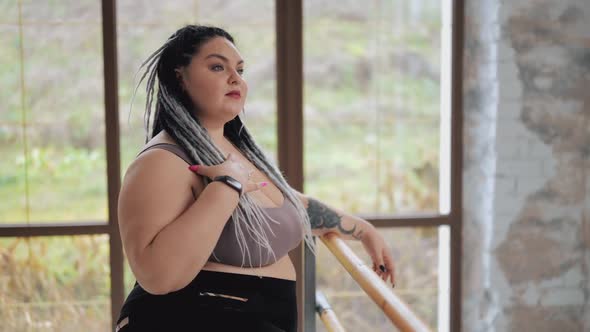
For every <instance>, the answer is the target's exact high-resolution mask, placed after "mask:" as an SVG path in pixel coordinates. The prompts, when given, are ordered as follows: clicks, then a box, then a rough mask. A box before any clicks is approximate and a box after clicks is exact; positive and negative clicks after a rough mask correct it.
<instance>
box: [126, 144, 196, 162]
mask: <svg viewBox="0 0 590 332" xmlns="http://www.w3.org/2000/svg"><path fill="white" fill-rule="evenodd" d="M151 149H163V150H166V151H170V152H172V153H174V154H175V155H177V156H178V157H179V158H180V159H182V160H184V161H185V162H186V163H187V164H189V165H192V162H191V159H190V158H189V156H188V155H187V154H186V152H184V150H183V149H182V148H181V147H180V146H178V145H176V144H170V143H157V144H154V145H151V146H148V147H147V148H145V149H144V150H143V151H141V152H140V153H138V154H137V156H139V155H140V154H142V153H144V152H146V151H148V150H151Z"/></svg>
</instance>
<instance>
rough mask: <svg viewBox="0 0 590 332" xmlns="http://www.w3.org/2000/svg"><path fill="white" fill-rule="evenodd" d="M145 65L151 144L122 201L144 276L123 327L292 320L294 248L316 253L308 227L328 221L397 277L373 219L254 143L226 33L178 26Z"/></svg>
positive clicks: (272, 326) (244, 327)
mask: <svg viewBox="0 0 590 332" xmlns="http://www.w3.org/2000/svg"><path fill="white" fill-rule="evenodd" d="M143 66H145V67H146V71H145V74H144V75H143V77H142V80H143V78H145V77H146V76H147V78H148V81H147V91H148V99H147V103H146V104H147V105H146V119H147V128H148V134H147V139H146V141H147V144H146V146H145V147H144V149H143V150H142V152H140V154H139V155H138V157H137V158H136V160H135V161H134V162H133V163H132V164H131V165H130V166H129V169H128V170H127V173H126V175H125V179H124V181H123V185H122V188H121V192H120V197H119V211H118V213H119V224H120V232H121V237H122V240H123V245H124V249H125V252H126V254H127V257H128V259H129V264H130V266H131V269H132V271H133V273H134V275H135V277H136V279H137V281H138V282H137V283H136V285H135V287H134V289H133V290H132V291H131V293H130V294H129V296H128V298H127V300H126V301H125V304H124V306H123V309H122V310H121V315H120V317H119V319H118V321H117V328H118V330H120V331H122V332H124V331H235V330H239V331H296V326H297V307H296V298H295V269H294V266H293V263H292V262H291V260H290V258H289V256H288V253H289V252H290V251H291V250H293V249H294V248H295V247H297V246H298V245H299V243H300V242H301V241H302V240H304V241H305V242H306V244H307V245H308V246H309V247H310V249H311V250H312V251H313V252H315V246H314V242H313V240H312V236H313V235H316V236H318V235H322V234H324V233H326V232H336V233H338V234H340V235H341V237H342V238H344V239H354V240H360V241H362V243H363V245H364V248H365V249H366V250H367V252H368V253H369V254H370V256H371V257H372V259H373V262H374V266H373V268H374V270H375V271H376V272H377V273H379V274H380V275H381V277H382V278H383V280H385V281H387V279H388V278H389V279H391V282H392V283H393V282H394V275H393V268H394V266H393V260H392V257H391V250H390V248H389V247H388V246H387V244H386V243H385V241H384V240H383V238H382V237H381V236H380V235H379V234H378V233H377V232H376V231H375V228H374V227H373V226H372V225H371V224H369V223H368V222H366V221H364V220H362V219H359V218H357V217H354V216H352V215H349V214H345V213H342V212H339V211H336V210H334V209H332V208H329V207H327V206H326V205H324V204H322V203H321V202H319V201H317V200H314V199H311V198H308V197H306V196H304V195H302V194H300V193H298V192H296V191H295V190H293V189H292V188H291V187H289V185H288V184H287V183H286V181H285V179H284V178H283V177H282V176H281V173H280V172H279V171H278V170H277V169H276V168H275V166H274V165H272V163H271V162H270V161H269V159H268V158H267V157H266V156H265V154H264V153H263V152H262V151H261V149H260V148H259V147H258V146H257V145H256V143H255V142H254V140H253V139H252V137H251V136H250V134H249V132H248V130H247V129H246V128H245V127H244V125H243V124H242V122H241V120H240V117H239V116H238V115H239V113H240V112H241V111H242V110H243V108H244V103H245V100H246V96H247V93H248V86H247V84H246V82H245V81H244V80H243V78H242V73H243V71H244V66H245V65H244V61H243V60H242V58H241V56H240V53H239V52H238V50H237V49H236V47H235V45H234V41H233V38H232V37H231V36H230V35H229V34H228V33H227V32H225V31H224V30H222V29H219V28H215V27H206V26H196V25H190V26H186V27H183V28H181V29H180V30H178V31H177V32H176V33H174V34H173V35H172V36H171V37H170V38H169V39H168V40H167V42H166V43H165V44H164V45H163V46H162V47H161V48H160V49H158V50H157V51H156V52H155V53H154V54H152V55H151V56H150V57H149V58H148V60H147V61H146V62H145V63H144V65H143ZM156 82H157V84H158V86H157V96H156V99H155V103H156V106H155V112H153V114H152V112H151V109H152V100H153V98H152V96H153V93H154V91H155V84H156ZM152 116H153V120H152V121H150V119H151V118H152ZM150 123H151V125H150ZM150 128H152V130H151V132H150ZM187 165H190V166H189V167H188V169H187ZM377 266H380V269H379V268H377Z"/></svg>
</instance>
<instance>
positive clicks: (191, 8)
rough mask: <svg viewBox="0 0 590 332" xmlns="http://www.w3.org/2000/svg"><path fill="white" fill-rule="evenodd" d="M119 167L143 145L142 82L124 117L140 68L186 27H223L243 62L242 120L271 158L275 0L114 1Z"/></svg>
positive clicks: (274, 101) (127, 162) (272, 146)
mask: <svg viewBox="0 0 590 332" xmlns="http://www.w3.org/2000/svg"><path fill="white" fill-rule="evenodd" d="M117 15H118V32H117V33H118V39H119V40H118V45H119V48H118V51H119V97H120V100H119V101H120V104H119V105H120V114H121V118H120V119H121V150H122V169H123V170H125V169H126V168H127V167H128V165H129V163H130V162H131V161H132V160H133V159H134V158H135V156H136V154H137V153H138V152H139V151H140V149H141V147H142V146H143V144H144V138H145V132H144V129H143V112H144V107H145V92H144V91H145V89H144V87H145V84H142V86H141V87H140V89H139V90H138V91H137V95H136V96H135V100H134V102H133V109H132V111H131V113H129V108H130V104H131V98H132V95H133V89H134V87H135V84H136V81H134V75H135V73H136V72H137V70H138V68H139V66H140V65H141V63H142V62H143V60H145V59H146V58H147V57H148V56H149V55H150V54H151V53H152V52H154V51H155V50H156V49H157V48H158V47H160V46H161V45H162V44H164V42H165V41H166V39H167V38H168V37H169V36H170V35H172V33H174V32H175V31H176V30H177V29H179V28H180V27H182V26H184V25H185V24H195V23H196V22H198V23H199V24H204V25H215V26H219V27H221V28H224V29H226V30H227V31H228V32H229V33H230V34H231V35H232V36H233V37H234V40H235V42H236V46H237V47H238V49H239V51H240V53H241V54H242V57H243V58H244V60H245V63H246V67H245V69H246V70H245V74H244V78H245V79H246V81H247V82H248V86H249V92H248V100H247V101H246V105H245V114H242V119H243V120H244V122H245V123H246V125H247V127H248V129H249V130H250V132H251V133H252V135H253V136H254V138H255V139H256V141H257V142H258V143H259V144H260V145H261V146H262V147H263V149H265V151H266V152H267V153H268V154H269V156H270V157H273V158H274V157H275V155H276V92H275V86H276V74H275V58H274V57H275V34H274V31H275V30H274V26H275V24H274V1H272V0H257V1H243V2H236V1H231V2H230V1H221V0H217V1H194V0H173V1H167V2H157V1H149V2H145V1H144V2H137V1H130V0H124V1H117Z"/></svg>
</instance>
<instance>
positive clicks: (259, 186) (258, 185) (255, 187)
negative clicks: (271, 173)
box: [247, 182, 268, 192]
mask: <svg viewBox="0 0 590 332" xmlns="http://www.w3.org/2000/svg"><path fill="white" fill-rule="evenodd" d="M266 186H268V182H258V183H250V184H248V186H247V188H248V190H247V192H252V191H257V190H260V189H262V188H263V187H266Z"/></svg>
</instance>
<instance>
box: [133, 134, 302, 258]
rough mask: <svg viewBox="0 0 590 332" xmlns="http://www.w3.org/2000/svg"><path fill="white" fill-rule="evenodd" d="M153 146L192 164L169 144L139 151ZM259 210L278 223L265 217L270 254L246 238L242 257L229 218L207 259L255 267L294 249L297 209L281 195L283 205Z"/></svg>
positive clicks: (297, 239) (299, 228) (299, 230)
mask: <svg viewBox="0 0 590 332" xmlns="http://www.w3.org/2000/svg"><path fill="white" fill-rule="evenodd" d="M156 148H157V149H164V150H167V151H169V152H172V153H174V154H175V155H177V156H178V157H179V158H181V159H183V160H184V161H185V162H186V163H187V164H189V165H191V164H192V162H191V159H190V158H189V156H188V155H187V154H186V153H185V152H184V150H182V148H181V147H179V146H178V145H175V144H170V143H158V144H154V145H152V146H149V147H147V148H146V149H144V150H143V151H141V152H140V153H139V154H141V153H143V152H145V151H148V150H150V149H156ZM263 210H265V212H266V213H267V214H268V216H269V217H270V218H272V219H273V220H275V221H277V222H278V224H277V223H275V222H272V221H270V220H269V223H268V224H269V226H270V228H271V230H272V232H271V231H270V230H268V229H265V230H264V231H265V233H266V235H267V237H268V240H269V242H270V246H271V248H272V249H273V251H274V257H273V255H272V253H271V252H270V251H268V250H267V249H266V248H264V247H262V246H260V245H259V244H258V243H256V242H255V241H254V239H253V238H250V237H246V246H247V247H248V249H249V250H248V251H249V252H250V257H249V258H248V257H242V252H241V250H240V247H239V245H238V239H237V237H236V235H235V224H234V221H233V219H232V218H231V217H230V219H229V220H228V222H227V223H226V224H225V227H224V228H223V231H222V232H221V235H220V237H219V240H218V241H217V244H216V245H215V248H214V249H213V252H212V253H211V255H210V256H209V261H213V262H217V263H222V264H228V265H234V266H242V267H259V266H266V265H270V264H273V263H275V262H276V261H277V260H279V259H280V258H282V257H284V256H285V255H287V254H288V253H289V251H291V250H293V249H295V248H296V247H297V246H298V245H299V243H300V242H301V241H302V239H303V230H302V226H301V222H300V218H299V215H298V213H297V209H296V208H295V206H294V205H293V203H291V201H290V200H288V199H286V198H285V199H283V204H282V205H281V206H279V207H276V208H263ZM242 229H244V228H242ZM273 233H274V235H273ZM242 262H243V265H242Z"/></svg>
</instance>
